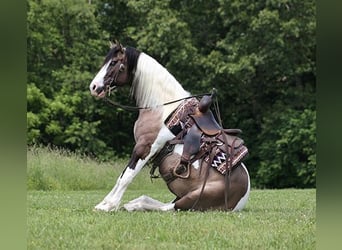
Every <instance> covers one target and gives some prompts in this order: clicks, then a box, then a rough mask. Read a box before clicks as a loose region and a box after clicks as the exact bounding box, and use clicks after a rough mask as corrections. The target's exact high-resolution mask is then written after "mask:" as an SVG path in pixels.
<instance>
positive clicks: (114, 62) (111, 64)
mask: <svg viewBox="0 0 342 250" xmlns="http://www.w3.org/2000/svg"><path fill="white" fill-rule="evenodd" d="M117 62H118V61H114V60H112V61H111V62H110V64H109V65H110V66H114V65H115V64H116V63H117Z"/></svg>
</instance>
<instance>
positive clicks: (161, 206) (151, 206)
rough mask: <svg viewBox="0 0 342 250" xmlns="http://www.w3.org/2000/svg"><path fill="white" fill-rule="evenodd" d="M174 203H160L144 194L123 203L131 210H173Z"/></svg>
mask: <svg viewBox="0 0 342 250" xmlns="http://www.w3.org/2000/svg"><path fill="white" fill-rule="evenodd" d="M174 206H175V204H174V203H172V202H170V203H162V202H160V201H158V200H155V199H152V198H151V197H148V196H146V195H142V196H140V197H139V198H137V199H134V200H132V201H130V202H128V203H127V204H125V205H124V208H125V209H126V210H127V211H129V212H131V211H174Z"/></svg>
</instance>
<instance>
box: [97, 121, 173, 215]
mask: <svg viewBox="0 0 342 250" xmlns="http://www.w3.org/2000/svg"><path fill="white" fill-rule="evenodd" d="M172 138H174V135H173V134H172V133H171V131H170V130H169V129H168V128H167V127H166V126H165V125H164V126H163V127H162V128H161V129H160V131H159V133H158V136H157V139H156V140H155V141H154V143H153V144H152V146H151V152H150V153H149V154H148V156H147V157H146V158H145V159H144V160H141V159H140V160H139V161H138V162H137V164H136V166H135V169H130V168H127V169H126V171H125V172H124V174H123V175H122V176H121V177H119V178H118V180H117V181H116V184H115V186H114V187H113V189H112V190H111V191H110V192H109V194H108V195H107V196H106V197H105V198H104V199H103V201H102V202H100V203H99V204H97V205H96V206H95V209H96V210H101V211H106V212H109V211H116V210H118V208H119V205H120V202H121V199H122V196H123V194H124V193H125V191H126V189H127V187H128V185H129V184H130V183H131V182H132V181H133V179H134V177H135V176H136V175H137V174H138V173H139V172H140V170H141V169H142V168H143V167H144V166H145V164H146V163H147V162H148V160H149V159H150V158H151V157H152V156H153V155H154V154H155V153H156V152H157V151H159V150H160V149H161V148H162V147H163V146H164V145H165V143H166V142H167V141H168V140H171V139H172Z"/></svg>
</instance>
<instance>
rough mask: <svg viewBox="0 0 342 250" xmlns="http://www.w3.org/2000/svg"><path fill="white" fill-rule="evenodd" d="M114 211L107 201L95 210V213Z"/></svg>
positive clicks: (98, 205)
mask: <svg viewBox="0 0 342 250" xmlns="http://www.w3.org/2000/svg"><path fill="white" fill-rule="evenodd" d="M112 209H113V206H112V205H111V204H110V203H107V202H105V201H103V202H100V203H99V204H97V205H96V206H95V208H94V210H95V211H104V212H110V211H111V210H112Z"/></svg>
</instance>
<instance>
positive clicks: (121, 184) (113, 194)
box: [95, 158, 149, 212]
mask: <svg viewBox="0 0 342 250" xmlns="http://www.w3.org/2000/svg"><path fill="white" fill-rule="evenodd" d="M148 160H149V158H145V160H138V162H137V164H136V165H135V167H134V168H130V167H129V165H128V166H127V167H126V168H125V170H124V171H123V172H122V174H121V175H120V177H119V178H118V179H117V181H116V184H115V186H114V187H113V189H112V190H111V191H110V192H109V194H108V195H107V196H106V197H105V198H104V199H103V201H102V202H100V203H99V204H97V205H96V206H95V209H96V210H101V211H106V212H109V211H115V210H117V209H118V208H119V205H120V202H121V199H122V196H123V194H124V192H125V191H126V189H127V187H128V185H129V184H130V183H131V182H132V180H133V179H134V177H135V176H136V175H137V174H138V173H139V172H140V170H141V169H142V168H143V166H144V165H145V164H146V162H147V161H148Z"/></svg>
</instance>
